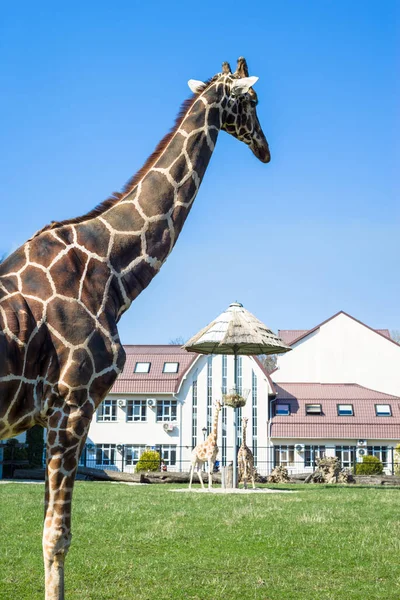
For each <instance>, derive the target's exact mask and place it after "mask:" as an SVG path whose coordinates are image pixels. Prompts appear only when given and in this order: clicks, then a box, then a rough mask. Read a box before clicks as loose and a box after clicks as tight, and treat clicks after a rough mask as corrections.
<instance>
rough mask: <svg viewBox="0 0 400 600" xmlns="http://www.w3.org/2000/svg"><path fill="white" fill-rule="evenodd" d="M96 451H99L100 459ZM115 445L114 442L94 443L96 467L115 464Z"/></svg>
mask: <svg viewBox="0 0 400 600" xmlns="http://www.w3.org/2000/svg"><path fill="white" fill-rule="evenodd" d="M98 452H101V459H102V460H101V461H100V460H99V458H98V454H97V453H98ZM116 458H117V446H116V444H96V459H95V460H96V467H99V466H105V467H110V466H114V465H116Z"/></svg>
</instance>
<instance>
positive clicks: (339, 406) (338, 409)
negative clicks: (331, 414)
mask: <svg viewBox="0 0 400 600" xmlns="http://www.w3.org/2000/svg"><path fill="white" fill-rule="evenodd" d="M345 406H346V407H350V408H343V407H345ZM341 410H342V411H344V412H340V411H341ZM349 410H351V412H349ZM345 411H347V412H345ZM337 414H338V417H354V406H353V405H352V404H338V405H337Z"/></svg>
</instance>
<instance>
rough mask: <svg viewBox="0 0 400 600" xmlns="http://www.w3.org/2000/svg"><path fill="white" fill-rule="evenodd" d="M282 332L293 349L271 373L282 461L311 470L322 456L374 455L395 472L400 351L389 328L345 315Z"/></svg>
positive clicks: (273, 436) (276, 457)
mask: <svg viewBox="0 0 400 600" xmlns="http://www.w3.org/2000/svg"><path fill="white" fill-rule="evenodd" d="M279 335H280V337H282V339H283V340H284V341H285V342H286V343H287V344H289V345H290V346H291V347H292V351H291V352H288V353H287V354H285V355H282V356H279V358H278V365H277V369H276V370H275V371H274V372H273V373H272V374H271V378H272V379H273V381H274V383H275V389H276V392H277V397H276V400H275V401H274V402H272V403H271V420H270V424H269V425H270V426H269V434H270V441H271V444H273V446H274V449H273V451H272V453H273V461H274V463H275V464H284V465H286V466H287V467H288V469H289V470H290V471H292V472H294V471H299V470H300V471H307V470H312V468H313V465H314V463H315V460H316V458H319V457H320V456H321V455H322V454H325V455H327V456H337V457H338V458H340V460H341V462H342V464H343V466H351V465H353V464H354V462H356V461H359V462H360V461H362V458H363V456H365V455H366V454H373V455H375V456H378V457H379V458H380V460H381V461H382V462H383V463H384V465H385V470H386V471H387V472H392V471H393V470H394V462H395V461H396V460H397V457H396V455H395V453H394V447H395V446H396V445H397V444H398V443H399V440H400V397H399V396H400V368H399V365H400V346H399V344H397V343H396V342H394V341H393V340H392V339H390V334H389V332H388V330H374V329H371V328H370V327H368V326H367V325H365V324H364V323H361V322H360V321H358V320H357V319H354V318H353V317H351V316H350V315H348V314H346V313H344V312H339V313H337V314H336V315H334V316H333V317H331V318H330V319H328V320H327V321H324V322H323V323H321V324H320V325H318V326H316V327H314V328H313V329H310V330H308V331H304V330H295V331H293V330H283V331H280V332H279Z"/></svg>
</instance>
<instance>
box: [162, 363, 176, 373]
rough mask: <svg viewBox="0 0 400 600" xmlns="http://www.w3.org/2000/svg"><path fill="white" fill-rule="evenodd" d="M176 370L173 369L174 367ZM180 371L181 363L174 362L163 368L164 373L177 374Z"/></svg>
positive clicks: (166, 364)
mask: <svg viewBox="0 0 400 600" xmlns="http://www.w3.org/2000/svg"><path fill="white" fill-rule="evenodd" d="M173 366H174V367H175V368H172V367H173ZM178 371H179V363H178V362H176V361H174V362H168V361H167V362H165V363H164V366H163V373H177V372H178Z"/></svg>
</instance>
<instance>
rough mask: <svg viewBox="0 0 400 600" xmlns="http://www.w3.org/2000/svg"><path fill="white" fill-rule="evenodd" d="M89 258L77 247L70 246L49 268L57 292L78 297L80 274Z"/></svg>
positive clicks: (70, 296)
mask: <svg viewBox="0 0 400 600" xmlns="http://www.w3.org/2000/svg"><path fill="white" fill-rule="evenodd" d="M88 260H89V258H88V256H87V254H85V253H84V252H82V250H79V248H71V249H70V250H69V251H68V252H67V254H66V255H65V256H63V257H62V258H60V260H58V261H57V262H56V263H55V264H54V265H53V266H52V267H51V269H50V276H51V278H52V280H53V282H54V285H55V288H56V291H57V293H58V294H62V295H63V296H67V297H69V298H78V296H79V287H80V281H81V276H82V274H83V271H84V268H85V265H86V263H87V262H88Z"/></svg>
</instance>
